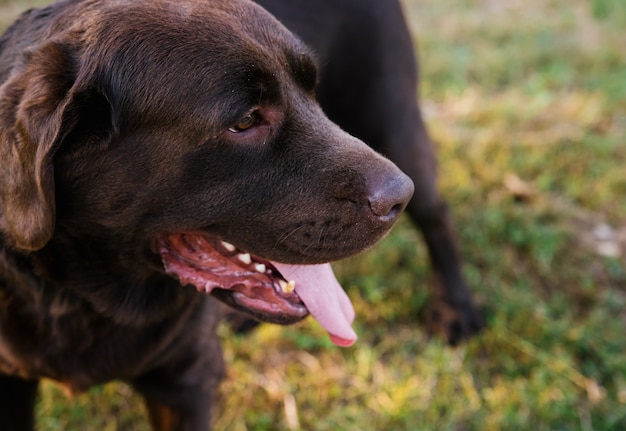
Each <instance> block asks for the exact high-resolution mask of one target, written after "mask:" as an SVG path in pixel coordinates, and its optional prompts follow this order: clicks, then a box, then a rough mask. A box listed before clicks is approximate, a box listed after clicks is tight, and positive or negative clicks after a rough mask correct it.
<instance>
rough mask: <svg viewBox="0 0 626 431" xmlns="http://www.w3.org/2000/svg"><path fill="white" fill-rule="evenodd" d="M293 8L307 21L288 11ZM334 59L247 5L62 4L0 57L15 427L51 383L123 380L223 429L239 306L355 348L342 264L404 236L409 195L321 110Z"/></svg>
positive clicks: (214, 0) (180, 417) (409, 187)
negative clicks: (322, 67)
mask: <svg viewBox="0 0 626 431" xmlns="http://www.w3.org/2000/svg"><path fill="white" fill-rule="evenodd" d="M286 4H287V3H286ZM317 79H318V78H317V66H316V60H315V59H314V57H313V55H312V54H311V52H310V50H309V48H308V47H307V46H305V44H304V43H302V42H300V41H299V40H298V39H297V38H296V37H295V36H293V35H292V34H291V33H290V32H289V31H288V30H287V29H286V28H285V27H283V26H282V25H281V24H280V23H279V22H278V21H277V20H276V19H275V18H274V17H273V16H272V15H270V14H269V13H268V12H267V11H265V10H264V9H263V8H261V7H260V6H258V5H257V4H254V3H252V2H250V1H248V0H211V1H207V0H130V1H129V0H84V1H83V0H63V1H60V2H58V3H55V4H53V5H51V6H48V7H45V8H42V9H36V10H30V11H28V12H26V13H24V14H23V15H22V16H21V17H20V18H19V19H18V20H17V22H16V23H15V24H14V25H13V26H11V27H10V28H9V29H8V30H7V32H6V33H5V34H4V35H3V36H2V37H1V38H0V159H2V164H1V167H0V428H1V429H2V430H4V431H7V430H29V429H32V427H33V426H34V424H33V422H34V420H33V412H32V408H33V404H34V400H35V394H36V390H37V386H38V379H39V378H42V377H46V378H50V379H53V380H56V381H58V382H60V383H61V384H62V385H64V386H66V387H67V388H68V390H69V391H71V392H75V393H76V392H80V391H84V390H85V389H87V388H88V387H90V386H92V385H95V384H99V383H103V382H107V381H110V380H113V379H120V380H123V381H126V382H128V383H129V384H130V385H132V386H133V387H134V388H135V389H136V390H137V391H138V392H139V393H140V394H141V395H142V396H143V397H144V399H145V401H146V405H147V408H148V412H149V415H150V419H151V422H152V424H153V426H154V429H158V430H205V429H207V428H208V427H209V422H210V418H209V410H208V406H209V405H210V402H211V395H212V392H213V391H214V389H215V387H216V385H217V383H218V381H219V379H220V378H221V375H222V373H223V363H222V357H221V352H220V347H219V344H218V340H217V336H216V334H215V328H216V324H217V322H218V321H219V318H220V315H221V309H222V306H221V305H220V302H218V301H216V299H214V298H217V299H219V300H221V301H222V302H225V303H227V304H228V305H230V306H232V307H235V308H236V309H239V310H242V311H244V312H247V313H249V314H250V315H251V316H254V317H256V318H259V319H263V320H265V321H269V322H275V323H282V324H288V323H292V322H296V321H299V320H300V319H302V318H304V317H305V316H307V315H308V314H309V313H310V314H311V315H312V316H313V317H314V318H316V319H317V320H318V321H319V323H320V324H321V325H322V326H323V327H324V328H325V329H326V330H327V331H328V333H329V335H330V337H331V339H332V340H333V341H334V342H335V343H336V344H338V345H342V346H346V345H350V344H352V343H353V342H354V341H355V339H356V334H355V333H354V331H353V330H352V327H351V323H352V320H353V318H354V311H353V309H352V306H351V304H350V300H349V299H348V297H347V295H346V294H345V293H344V291H343V290H342V289H341V287H340V286H339V284H338V283H337V281H336V279H335V278H334V275H333V273H332V270H331V269H330V265H329V264H328V262H329V261H333V260H336V259H341V258H344V257H346V256H349V255H353V254H355V253H358V252H360V251H362V250H364V249H366V248H368V247H370V246H371V245H372V244H374V243H375V242H376V241H377V240H378V239H380V238H381V237H382V236H383V235H385V234H386V233H387V232H388V230H389V229H390V227H391V226H392V225H393V223H394V222H395V221H396V220H397V218H398V217H399V215H400V213H401V212H402V211H403V209H404V208H405V206H406V205H407V204H408V202H409V200H410V198H411V195H412V193H413V189H414V187H413V184H412V182H411V180H410V179H409V178H408V177H407V176H406V175H405V174H403V173H402V172H401V171H400V169H398V168H397V167H396V166H395V165H394V164H393V163H391V162H390V161H389V160H387V159H386V158H384V157H382V156H380V155H379V154H377V153H376V152H374V151H373V150H372V149H370V148H369V147H368V146H366V145H365V144H364V143H363V142H361V141H360V140H358V139H357V138H354V137H352V136H351V135H349V134H348V133H346V132H344V131H343V130H342V129H340V128H339V127H338V126H337V125H335V124H334V123H332V122H331V121H330V120H329V119H328V118H327V117H326V116H325V115H324V113H323V112H322V109H321V108H320V106H319V105H318V103H317V102H316V99H315V84H316V82H317Z"/></svg>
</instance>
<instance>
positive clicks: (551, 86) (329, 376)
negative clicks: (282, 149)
mask: <svg viewBox="0 0 626 431" xmlns="http://www.w3.org/2000/svg"><path fill="white" fill-rule="evenodd" d="M311 1H315V0H311ZM381 1H384V0H381ZM45 3H47V2H44V1H31V0H23V1H22V0H0V29H4V28H5V27H6V26H7V25H8V24H9V23H10V22H11V21H12V20H13V19H14V18H15V17H16V16H17V14H18V13H19V12H21V11H22V10H24V9H26V8H28V7H31V6H33V5H41V4H45ZM402 3H403V6H404V9H405V13H406V17H407V19H408V21H409V23H410V26H411V29H412V30H413V34H414V36H415V43H416V47H418V48H419V53H420V61H421V72H422V80H421V96H422V107H423V110H424V113H425V116H426V119H427V122H428V125H429V128H430V131H431V134H432V135H433V138H434V139H435V141H436V145H437V152H438V155H439V163H440V168H439V169H440V188H441V189H442V191H443V193H444V195H445V196H446V197H447V199H448V201H449V203H450V207H451V209H452V212H453V214H454V218H455V220H456V226H457V230H458V235H459V239H460V242H461V247H462V251H463V256H464V259H465V268H464V270H465V275H466V277H467V279H468V282H469V284H470V286H471V288H472V289H473V291H474V293H475V296H476V300H477V302H478V303H479V305H480V307H481V309H482V310H483V313H484V316H485V320H486V323H487V327H486V329H485V330H484V331H483V332H482V333H481V334H480V335H479V336H477V337H475V338H473V339H472V340H470V341H469V342H467V343H464V344H463V345H461V346H458V347H455V348H452V347H448V346H446V345H445V343H444V342H443V341H442V340H440V339H438V338H437V337H432V336H430V335H429V334H428V333H427V331H426V330H425V328H424V326H422V325H421V324H420V315H421V313H422V312H423V311H424V309H425V307H426V306H427V296H428V286H429V284H430V282H431V279H430V271H429V265H428V259H427V256H426V251H425V248H424V246H423V245H422V243H421V238H420V237H419V234H418V233H417V231H416V230H414V229H413V227H412V226H411V224H410V222H409V221H408V219H403V220H401V222H400V223H399V225H398V226H397V227H396V228H395V229H394V231H393V232H392V234H391V235H389V236H388V237H387V238H386V239H385V240H384V241H383V242H382V243H381V244H380V245H379V246H378V247H377V248H376V249H374V250H373V251H371V252H369V253H368V254H365V255H362V256H359V257H356V258H353V259H349V260H347V261H344V262H341V263H339V264H337V265H336V266H335V268H336V272H337V274H338V275H339V277H340V278H341V280H342V281H343V284H344V287H346V288H347V290H348V291H349V293H350V296H351V298H352V299H353V302H354V304H355V306H356V309H357V322H356V329H357V332H358V333H359V335H360V339H359V341H358V343H357V344H356V345H355V346H354V347H351V348H349V349H340V348H337V347H334V346H332V345H331V343H330V342H329V341H328V340H327V338H326V335H325V333H324V331H323V330H322V329H321V328H320V327H319V326H317V324H316V323H315V322H313V321H312V319H309V320H307V321H306V322H304V323H302V324H300V325H297V326H294V327H289V328H282V327H278V326H272V325H263V326H262V327H260V328H259V329H258V330H256V331H255V332H253V333H251V334H249V335H247V336H238V335H234V334H232V333H231V331H230V329H229V328H228V327H226V326H224V327H223V328H222V329H221V337H222V339H223V342H224V348H225V356H226V359H227V362H228V364H229V369H228V377H227V380H226V381H225V382H224V384H223V385H222V388H221V396H220V400H219V405H218V406H216V407H215V429H216V430H234V431H240V430H241V431H243V430H268V431H269V430H312V431H325V430H328V431H337V430H376V431H391V430H394V431H395V430H437V431H442V430H455V431H457V430H458V431H465V430H534V431H539V430H584V431H587V430H607V431H608V430H626V269H625V266H626V265H625V263H626V166H625V165H626V142H625V139H626V1H624V0H436V1H426V0H404V1H403V2H402ZM38 416H39V424H40V429H41V430H44V431H51V430H99V431H101V430H133V431H134V430H147V429H148V426H147V422H146V420H145V413H144V410H143V406H142V404H141V401H140V400H139V399H138V398H137V397H135V396H134V395H133V394H132V393H131V391H130V389H129V388H128V387H126V386H125V385H123V384H110V385H107V386H103V387H99V388H94V389H93V390H91V391H90V392H89V393H87V394H85V395H81V396H78V397H75V398H73V399H68V398H66V397H65V395H63V393H62V392H61V391H60V390H59V389H58V388H57V387H56V386H55V385H54V384H52V383H50V382H46V383H45V384H44V385H43V387H42V392H41V397H40V401H39V404H38Z"/></svg>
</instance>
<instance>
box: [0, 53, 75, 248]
mask: <svg viewBox="0 0 626 431" xmlns="http://www.w3.org/2000/svg"><path fill="white" fill-rule="evenodd" d="M75 64H76V62H75V61H74V58H73V55H72V49H71V47H70V46H68V45H65V44H62V43H59V42H49V43H47V44H45V45H43V46H41V47H38V48H36V49H35V50H33V51H31V52H29V53H28V54H26V55H25V57H24V61H23V63H22V65H21V67H18V68H17V69H16V70H14V71H13V73H12V74H11V75H10V76H9V78H8V80H7V81H6V82H5V83H4V84H3V85H2V86H0V205H1V207H0V229H1V230H2V231H3V232H4V234H5V236H6V237H7V239H8V240H10V241H11V242H12V243H13V245H15V246H16V247H18V248H20V249H22V250H26V251H33V250H38V249H40V248H42V247H43V246H44V245H45V244H46V243H47V242H48V241H49V240H50V238H51V236H52V233H53V231H54V227H55V195H54V194H55V190H54V169H53V164H52V159H53V156H54V153H55V151H56V149H57V147H58V146H59V143H60V142H61V141H62V140H63V137H64V136H65V135H67V133H68V132H69V130H71V127H72V123H75V122H76V117H77V113H76V110H77V107H76V106H74V105H75V104H74V103H73V98H74V97H73V95H72V93H73V92H72V88H73V85H74V82H75V77H76V70H75V69H76V66H75Z"/></svg>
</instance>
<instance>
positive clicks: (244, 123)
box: [228, 111, 261, 133]
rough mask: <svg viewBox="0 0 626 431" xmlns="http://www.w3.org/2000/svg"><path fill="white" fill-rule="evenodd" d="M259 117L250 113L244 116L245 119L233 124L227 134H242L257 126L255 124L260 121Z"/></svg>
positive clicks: (257, 114) (254, 113) (255, 113)
mask: <svg viewBox="0 0 626 431" xmlns="http://www.w3.org/2000/svg"><path fill="white" fill-rule="evenodd" d="M260 118H261V117H260V115H259V113H258V112H256V111H255V112H251V113H250V114H248V115H246V116H245V117H243V118H241V119H240V120H239V121H238V122H237V123H236V124H234V125H233V126H232V127H229V128H228V131H229V132H232V133H239V132H244V131H246V130H248V129H250V128H251V127H254V126H256V125H257V123H258V122H259V120H260Z"/></svg>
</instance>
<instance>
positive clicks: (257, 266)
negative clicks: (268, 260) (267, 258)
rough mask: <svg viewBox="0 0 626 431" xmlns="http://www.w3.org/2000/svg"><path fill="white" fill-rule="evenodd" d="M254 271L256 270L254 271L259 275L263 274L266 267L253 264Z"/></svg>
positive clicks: (260, 264)
mask: <svg viewBox="0 0 626 431" xmlns="http://www.w3.org/2000/svg"><path fill="white" fill-rule="evenodd" d="M254 269H256V271H257V272H260V273H261V274H265V271H267V267H266V266H265V265H263V264H262V263H257V264H255V265H254Z"/></svg>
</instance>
